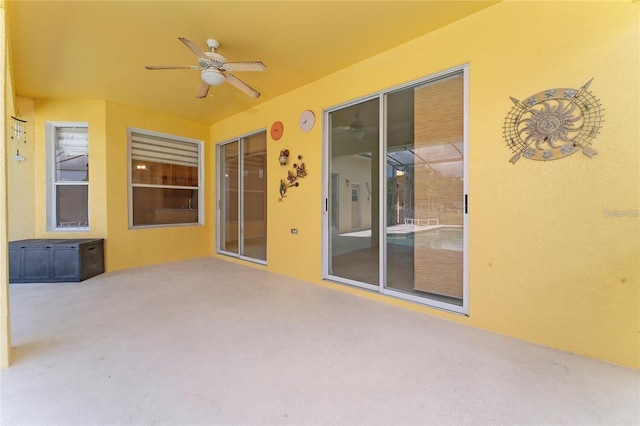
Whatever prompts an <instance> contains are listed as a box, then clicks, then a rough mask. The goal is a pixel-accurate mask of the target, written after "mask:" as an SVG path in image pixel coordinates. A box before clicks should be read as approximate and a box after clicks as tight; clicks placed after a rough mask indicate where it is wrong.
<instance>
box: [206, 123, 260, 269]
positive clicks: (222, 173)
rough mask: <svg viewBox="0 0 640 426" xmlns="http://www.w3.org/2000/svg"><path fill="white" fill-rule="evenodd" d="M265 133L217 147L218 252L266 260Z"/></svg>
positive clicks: (258, 260) (255, 259) (254, 259)
mask: <svg viewBox="0 0 640 426" xmlns="http://www.w3.org/2000/svg"><path fill="white" fill-rule="evenodd" d="M266 151H267V137H266V132H260V133H256V134H253V135H249V136H246V137H243V138H240V139H237V140H233V141H229V142H226V143H223V144H220V145H218V238H217V240H218V243H217V244H218V252H219V253H223V254H227V255H230V256H237V257H243V258H247V259H249V260H253V261H257V262H259V263H266V261H267V199H266V193H267V187H266V185H267V183H266V182H267V157H266Z"/></svg>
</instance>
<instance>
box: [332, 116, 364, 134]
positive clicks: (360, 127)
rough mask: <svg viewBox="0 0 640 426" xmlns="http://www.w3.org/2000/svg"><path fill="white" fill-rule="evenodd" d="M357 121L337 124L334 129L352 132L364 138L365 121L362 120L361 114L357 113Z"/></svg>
mask: <svg viewBox="0 0 640 426" xmlns="http://www.w3.org/2000/svg"><path fill="white" fill-rule="evenodd" d="M355 116H356V121H353V122H351V124H349V125H348V126H336V127H334V128H333V129H334V130H343V131H349V132H351V133H352V134H353V135H354V136H355V137H356V138H358V139H360V138H363V137H364V135H365V133H366V132H365V129H364V123H363V122H362V121H360V114H358V113H356V115H355Z"/></svg>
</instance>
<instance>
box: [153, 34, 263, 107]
mask: <svg viewBox="0 0 640 426" xmlns="http://www.w3.org/2000/svg"><path fill="white" fill-rule="evenodd" d="M178 40H180V41H181V42H182V43H184V44H185V46H187V47H188V48H189V49H190V50H191V51H192V52H193V53H195V54H196V56H197V57H198V65H147V66H146V67H145V68H146V69H148V70H175V69H191V70H202V71H201V72H200V77H201V79H202V82H201V83H200V87H199V88H198V91H197V92H196V98H205V97H206V96H207V93H209V87H211V86H218V85H220V84H222V83H224V82H227V83H229V84H231V85H232V86H234V87H236V88H238V89H240V90H241V91H243V92H244V93H246V94H247V95H249V96H250V97H252V98H257V97H259V96H260V92H258V91H257V90H255V89H254V88H253V87H251V86H249V85H248V84H247V83H245V82H244V81H242V80H240V79H239V78H238V77H236V76H234V75H233V74H231V73H230V71H266V70H267V67H266V66H265V64H263V63H262V62H260V61H245V62H227V59H226V58H225V57H224V56H222V55H220V54H219V53H216V49H217V48H218V47H220V43H219V42H218V41H217V40H214V39H211V38H210V39H208V40H207V46H209V49H211V51H209V52H204V51H202V50H201V49H200V48H199V47H198V45H197V44H195V43H194V42H192V41H190V40H187V39H186V38H184V37H178Z"/></svg>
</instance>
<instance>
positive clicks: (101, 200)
mask: <svg viewBox="0 0 640 426" xmlns="http://www.w3.org/2000/svg"><path fill="white" fill-rule="evenodd" d="M34 105H35V114H34V117H35V119H34V128H35V130H34V141H33V143H34V145H35V150H34V159H33V161H34V163H35V174H34V180H35V193H34V196H35V202H34V205H35V218H34V219H35V224H34V228H35V238H94V237H95V238H105V237H106V235H107V221H106V217H107V200H106V197H105V194H106V188H107V164H106V162H105V161H104V159H105V158H106V147H105V144H106V136H105V135H106V132H105V130H106V129H105V109H106V107H105V102H104V101H74V100H40V99H37V100H35V102H34ZM47 122H86V123H88V126H89V162H90V163H89V214H90V216H89V231H88V232H60V231H53V232H52V231H48V230H47V219H46V212H47V204H46V191H47V185H46V182H47V178H46V173H47V168H46V144H45V126H46V123H47ZM10 209H11V212H12V213H13V212H14V210H13V206H10ZM18 213H19V212H18V211H16V212H15V214H18Z"/></svg>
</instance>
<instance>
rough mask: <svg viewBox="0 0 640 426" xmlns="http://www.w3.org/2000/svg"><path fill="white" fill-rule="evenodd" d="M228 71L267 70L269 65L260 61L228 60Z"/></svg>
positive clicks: (226, 67) (226, 65) (226, 66)
mask: <svg viewBox="0 0 640 426" xmlns="http://www.w3.org/2000/svg"><path fill="white" fill-rule="evenodd" d="M224 68H225V69H226V70H227V71H266V70H267V66H266V65H265V64H263V63H262V62H260V61H245V62H226V63H225V64H224Z"/></svg>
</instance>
